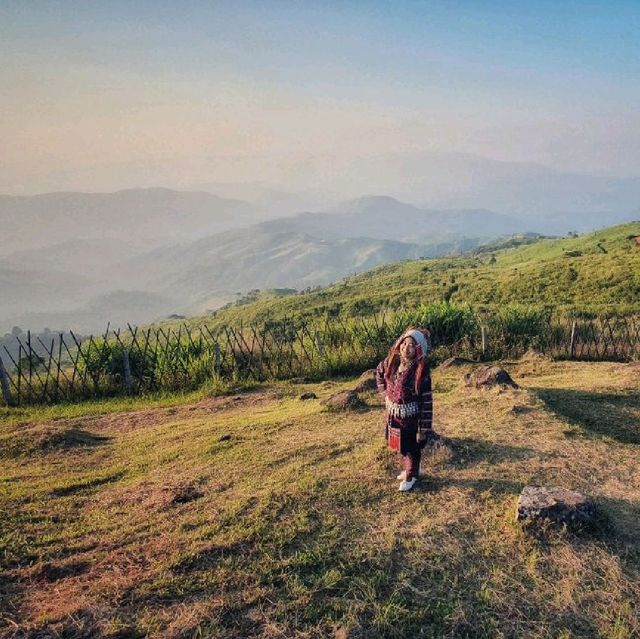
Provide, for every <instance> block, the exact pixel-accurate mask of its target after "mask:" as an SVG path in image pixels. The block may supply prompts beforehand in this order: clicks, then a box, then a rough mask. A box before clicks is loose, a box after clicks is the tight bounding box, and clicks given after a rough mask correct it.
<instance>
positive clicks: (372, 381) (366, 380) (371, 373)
mask: <svg viewBox="0 0 640 639" xmlns="http://www.w3.org/2000/svg"><path fill="white" fill-rule="evenodd" d="M353 390H354V391H355V392H356V393H371V392H375V391H377V390H378V386H377V384H376V369H375V368H370V369H369V370H368V371H365V372H364V373H362V375H360V377H359V378H358V383H357V384H356V387H355V388H354V389H353Z"/></svg>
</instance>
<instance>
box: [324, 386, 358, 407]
mask: <svg viewBox="0 0 640 639" xmlns="http://www.w3.org/2000/svg"><path fill="white" fill-rule="evenodd" d="M320 403H321V404H323V405H324V406H326V407H327V408H328V409H329V410H335V411H344V410H356V409H358V408H362V407H363V406H364V403H363V402H362V400H361V399H360V398H359V397H358V393H356V392H355V391H350V390H347V391H340V392H339V393H334V394H333V395H331V396H329V397H327V398H326V399H323V400H322V402H320Z"/></svg>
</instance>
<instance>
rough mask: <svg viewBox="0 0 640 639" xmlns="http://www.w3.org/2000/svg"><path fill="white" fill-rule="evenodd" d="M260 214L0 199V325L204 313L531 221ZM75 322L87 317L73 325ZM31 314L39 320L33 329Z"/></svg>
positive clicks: (176, 204) (181, 197)
mask: <svg viewBox="0 0 640 639" xmlns="http://www.w3.org/2000/svg"><path fill="white" fill-rule="evenodd" d="M263 215H264V214H263V213H261V212H260V211H257V210H256V209H255V208H254V207H253V206H252V205H251V204H249V203H246V202H242V201H238V200H233V199H228V198H220V197H217V196H214V195H211V194H208V193H204V192H194V193H188V192H181V191H172V190H169V189H135V190H129V191H119V192H116V193H113V194H79V193H58V194H49V195H43V196H30V197H26V198H25V197H13V196H0V224H2V227H1V228H2V229H3V233H2V234H1V235H0V298H2V299H3V300H5V302H4V303H3V305H2V307H1V308H0V313H1V315H0V328H1V327H2V326H5V327H6V328H7V329H8V328H10V327H11V325H12V324H13V323H18V324H20V325H25V326H27V327H32V328H35V329H42V328H44V327H45V326H49V327H51V326H52V325H54V324H55V325H57V326H58V327H61V328H80V329H82V330H87V329H90V330H95V329H97V328H100V327H101V326H103V325H104V324H106V322H107V321H108V320H110V319H111V320H114V321H115V319H114V318H116V317H117V318H123V317H125V315H126V310H127V306H130V307H131V313H132V314H131V316H130V317H129V318H127V319H128V320H129V321H135V322H141V321H152V320H154V319H157V318H158V317H161V316H162V315H163V314H165V315H166V314H169V313H176V312H177V313H180V314H192V313H197V312H203V311H204V310H205V309H212V308H216V307H218V306H220V305H222V304H224V303H225V302H228V301H230V300H233V299H235V297H236V294H237V293H240V294H242V293H245V292H246V291H248V290H252V289H256V288H260V289H264V288H281V287H287V288H297V289H303V288H308V287H313V286H318V285H327V284H329V283H331V282H332V281H335V280H338V279H340V278H342V277H344V276H345V275H350V274H353V273H359V272H362V271H366V270H369V269H371V268H374V267H376V266H379V265H382V264H386V263H389V262H398V261H403V260H408V259H416V258H420V257H437V256H445V255H451V254H458V253H461V252H464V251H468V250H470V249H473V248H476V247H478V246H480V245H483V244H486V243H488V242H491V241H495V240H496V239H497V238H499V237H502V236H510V235H513V234H516V233H526V232H531V231H536V230H537V229H536V225H538V224H540V222H539V220H536V219H527V218H522V217H518V216H509V215H505V214H502V213H496V212H494V211H490V210H486V209H453V210H445V209H428V208H420V207H418V206H415V205H413V204H409V203H406V202H401V201H399V200H397V199H395V198H392V197H389V196H364V197H360V198H356V199H354V200H351V201H348V202H345V203H343V204H341V205H338V206H334V207H331V208H329V209H328V210H326V211H319V212H304V213H299V214H296V215H289V216H287V217H280V218H277V219H266V220H265V219H264V218H263ZM601 221H602V222H605V221H606V218H601ZM567 230H573V229H571V227H569V228H566V229H565V230H564V231H563V232H565V233H566V231H567ZM17 247H20V248H21V250H19V251H16V250H15V249H16V248H17ZM3 250H4V255H2V251H3ZM116 292H118V293H119V294H118V295H117V296H115V297H113V296H112V297H109V296H110V295H112V294H114V293H116ZM129 294H135V295H137V296H138V297H139V298H140V299H146V300H147V302H148V304H147V305H146V308H147V309H148V315H147V316H146V317H145V305H144V304H142V305H132V302H131V300H132V299H134V298H132V297H127V295H129ZM105 300H106V303H103V302H105ZM110 304H111V307H112V309H113V311H112V313H110V312H109V310H108V309H109V308H110V306H109V305H110ZM133 306H136V308H135V313H134V308H133ZM47 318H50V320H48V319H47ZM74 318H83V322H85V323H84V324H82V325H75V324H71V322H73V321H74ZM35 321H37V322H42V324H39V325H30V323H31V322H35ZM65 321H68V322H69V324H66V325H65V324H64V322H65Z"/></svg>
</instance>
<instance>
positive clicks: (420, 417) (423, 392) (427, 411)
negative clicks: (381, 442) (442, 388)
mask: <svg viewBox="0 0 640 639" xmlns="http://www.w3.org/2000/svg"><path fill="white" fill-rule="evenodd" d="M416 368H417V363H416V362H415V361H414V362H413V363H412V364H411V365H410V366H409V367H407V368H406V369H405V370H404V371H402V372H401V373H397V374H396V375H395V377H394V378H393V379H391V380H389V382H387V380H386V379H385V367H384V361H382V362H380V363H379V364H378V367H377V368H376V384H377V386H378V391H379V392H380V393H381V394H382V395H384V397H385V405H386V410H385V438H386V439H387V440H388V439H389V428H390V427H392V428H399V429H400V453H401V454H402V455H407V454H410V453H413V452H415V451H417V450H420V449H421V448H422V447H423V446H424V444H418V441H417V437H418V433H420V434H421V435H423V436H424V435H426V437H429V435H430V434H432V432H433V430H432V427H433V398H432V392H431V375H430V373H429V370H428V369H426V370H425V372H424V374H423V376H422V380H421V383H420V387H419V390H418V392H417V393H416V388H415V374H416Z"/></svg>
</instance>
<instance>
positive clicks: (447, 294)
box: [196, 222, 640, 323]
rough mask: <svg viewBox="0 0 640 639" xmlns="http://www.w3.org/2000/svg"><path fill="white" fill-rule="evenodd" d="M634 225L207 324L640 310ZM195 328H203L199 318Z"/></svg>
mask: <svg viewBox="0 0 640 639" xmlns="http://www.w3.org/2000/svg"><path fill="white" fill-rule="evenodd" d="M635 235H640V222H634V223H631V224H624V225H620V226H615V227H610V228H607V229H603V230H601V231H597V232H595V233H590V234H586V235H582V236H579V237H572V238H563V239H541V240H538V241H533V239H534V238H531V237H527V236H524V237H523V238H522V239H521V242H522V244H521V245H516V246H513V244H518V242H517V241H516V242H514V241H513V240H510V241H509V242H508V243H507V247H506V248H500V246H496V247H495V250H489V251H487V250H486V249H483V250H481V251H479V252H477V253H476V254H472V255H467V256H463V257H459V258H442V259H423V260H415V261H409V262H401V263H396V264H390V265H386V266H383V267H380V268H377V269H374V270H372V271H368V272H367V273H363V274H360V275H356V276H352V277H349V278H346V279H345V280H342V281H340V282H337V283H335V284H333V285H331V286H328V287H325V288H322V289H319V290H313V291H310V292H306V293H303V294H297V295H292V296H287V297H274V296H271V295H269V296H266V297H265V298H264V299H259V300H258V301H256V302H254V303H251V304H243V305H241V306H237V307H232V308H229V309H225V310H222V311H219V312H218V313H217V314H216V316H215V317H213V318H208V319H207V321H210V322H212V323H216V322H219V323H223V322H232V323H233V322H239V321H240V320H243V321H245V322H248V321H254V320H255V321H263V320H265V319H273V318H274V317H281V316H283V315H305V314H306V315H311V316H314V315H322V314H325V313H327V312H334V311H337V310H342V311H344V312H346V313H347V314H352V315H358V314H368V313H371V312H375V311H377V310H379V309H381V308H385V307H386V308H400V307H414V306H417V305H418V304H421V303H430V302H437V301H441V300H448V301H451V302H454V303H461V304H472V305H477V306H497V305H498V306H501V305H504V304H508V303H517V304H524V305H552V306H563V307H571V308H578V309H593V310H596V311H603V310H606V309H609V310H611V309H614V308H618V309H626V310H630V309H631V310H635V311H637V310H640V246H637V245H636V244H635V243H634V242H633V241H632V240H631V239H629V238H630V237H631V236H635ZM196 321H202V318H198V319H197V320H196Z"/></svg>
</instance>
